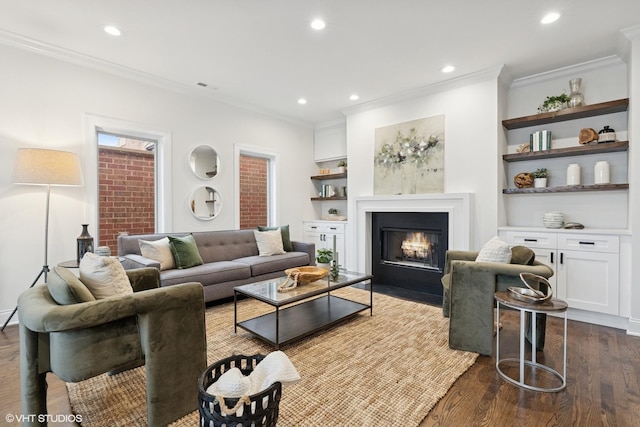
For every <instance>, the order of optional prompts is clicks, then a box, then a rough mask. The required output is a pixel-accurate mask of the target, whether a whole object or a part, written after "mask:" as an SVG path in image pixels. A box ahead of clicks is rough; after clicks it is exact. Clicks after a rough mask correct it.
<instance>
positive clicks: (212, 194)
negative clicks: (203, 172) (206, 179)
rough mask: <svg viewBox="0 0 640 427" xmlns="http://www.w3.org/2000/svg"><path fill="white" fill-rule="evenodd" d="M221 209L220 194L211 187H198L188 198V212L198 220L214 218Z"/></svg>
mask: <svg viewBox="0 0 640 427" xmlns="http://www.w3.org/2000/svg"><path fill="white" fill-rule="evenodd" d="M221 207H222V203H221V202H220V193H218V192H217V191H216V190H215V189H213V188H211V187H198V188H196V189H195V190H193V191H192V192H191V195H190V196H189V210H190V211H191V213H192V214H193V216H195V217H196V218H198V219H202V220H210V219H213V218H215V217H216V215H218V213H219V212H220V208H221Z"/></svg>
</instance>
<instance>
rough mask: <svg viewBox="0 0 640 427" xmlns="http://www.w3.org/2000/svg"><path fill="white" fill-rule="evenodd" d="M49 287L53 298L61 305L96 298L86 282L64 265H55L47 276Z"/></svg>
mask: <svg viewBox="0 0 640 427" xmlns="http://www.w3.org/2000/svg"><path fill="white" fill-rule="evenodd" d="M47 289H49V293H50V294H51V297H52V298H53V300H54V301H55V302H57V303H58V304H60V305H70V304H78V303H81V302H89V301H95V300H96V299H95V297H94V296H93V294H92V293H91V292H90V291H89V289H88V288H87V287H86V286H85V285H84V283H82V282H81V281H80V279H78V278H77V277H76V275H75V274H73V273H72V272H71V271H69V270H68V269H66V268H64V267H53V270H51V272H50V273H49V276H48V277H47Z"/></svg>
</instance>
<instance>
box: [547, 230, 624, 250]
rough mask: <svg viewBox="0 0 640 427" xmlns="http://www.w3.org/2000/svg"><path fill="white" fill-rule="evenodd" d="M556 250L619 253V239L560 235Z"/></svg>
mask: <svg viewBox="0 0 640 427" xmlns="http://www.w3.org/2000/svg"><path fill="white" fill-rule="evenodd" d="M558 249H560V250H579V251H589V252H607V253H619V252H620V237H619V236H607V235H596V234H561V235H560V236H558Z"/></svg>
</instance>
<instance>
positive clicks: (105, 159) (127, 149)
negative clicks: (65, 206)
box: [98, 132, 156, 248]
mask: <svg viewBox="0 0 640 427" xmlns="http://www.w3.org/2000/svg"><path fill="white" fill-rule="evenodd" d="M98 145H99V149H98V193H99V194H98V232H99V237H98V241H99V242H100V245H101V246H109V247H110V248H116V247H117V239H118V233H120V232H128V233H130V234H145V233H154V232H155V229H156V202H155V199H156V197H155V194H156V190H155V189H156V185H155V181H156V172H155V171H156V167H155V163H156V155H155V153H156V141H151V140H144V139H138V138H129V137H126V136H121V135H114V134H110V133H106V132H98Z"/></svg>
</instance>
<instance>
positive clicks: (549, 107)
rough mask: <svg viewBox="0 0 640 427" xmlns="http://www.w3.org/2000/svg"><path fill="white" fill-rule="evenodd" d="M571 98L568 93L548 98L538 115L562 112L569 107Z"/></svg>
mask: <svg viewBox="0 0 640 427" xmlns="http://www.w3.org/2000/svg"><path fill="white" fill-rule="evenodd" d="M570 99H571V98H570V97H569V95H567V94H566V93H563V94H562V95H557V96H547V99H545V100H544V102H543V103H542V105H541V106H539V107H538V113H552V112H555V111H560V110H562V109H563V108H565V107H566V106H567V102H569V100H570Z"/></svg>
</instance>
